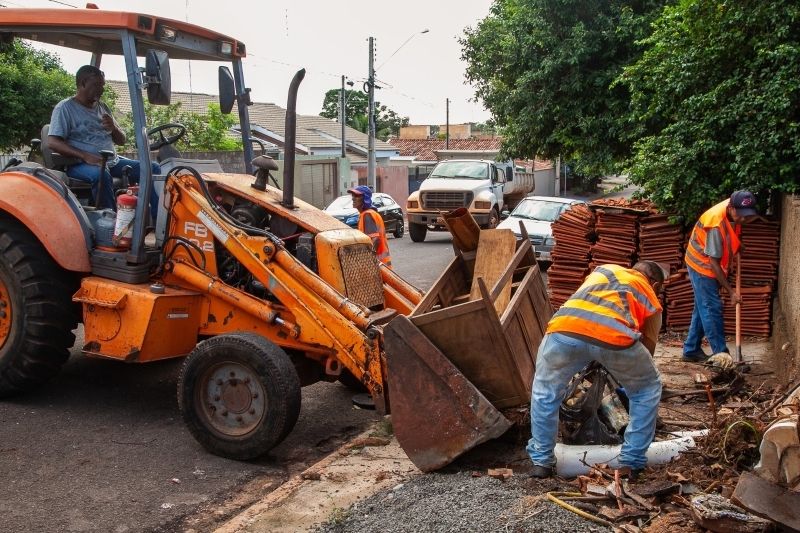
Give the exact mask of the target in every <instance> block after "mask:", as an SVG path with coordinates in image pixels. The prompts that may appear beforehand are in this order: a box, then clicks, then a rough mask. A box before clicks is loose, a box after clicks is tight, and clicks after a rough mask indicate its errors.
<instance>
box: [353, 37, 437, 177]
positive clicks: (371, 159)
mask: <svg viewBox="0 0 800 533" xmlns="http://www.w3.org/2000/svg"><path fill="white" fill-rule="evenodd" d="M429 31H430V30H429V29H428V28H425V29H424V30H422V31H415V32H414V33H412V34H411V35H409V37H408V39H406V40H405V41H403V44H401V45H400V46H398V47H397V49H396V50H395V51H394V52H392V54H391V55H390V56H389V57H388V58H387V59H386V61H384V62H383V63H381V65H380V67H382V66H384V65H385V64H386V63H388V62H389V60H390V59H391V58H393V57H394V55H395V54H396V53H397V52H399V51H400V49H401V48H403V47H404V46H405V45H407V44H408V43H409V41H411V39H413V38H414V37H416V36H417V35H421V34H423V33H428V32H429ZM374 65H375V38H374V37H370V38H369V77H368V78H367V83H366V85H367V89H368V91H369V128H368V133H367V140H368V144H367V154H368V156H367V185H368V186H369V187H372V189H373V190H376V187H375V182H376V180H375V66H374ZM380 67H378V68H379V69H380Z"/></svg>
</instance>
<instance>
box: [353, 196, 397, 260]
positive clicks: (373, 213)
mask: <svg viewBox="0 0 800 533" xmlns="http://www.w3.org/2000/svg"><path fill="white" fill-rule="evenodd" d="M347 192H349V193H350V195H351V196H352V197H353V207H355V208H356V209H358V213H359V215H358V229H359V230H360V231H362V232H363V233H366V234H367V235H368V236H369V238H370V239H372V248H373V250H375V255H376V256H377V257H378V261H380V262H381V264H383V265H385V266H387V267H388V268H392V257H391V255H390V254H389V243H388V242H386V228H385V227H384V225H383V218H381V215H380V213H378V211H377V210H376V209H375V208H374V207H373V206H372V189H370V188H369V187H367V186H366V185H359V186H358V187H353V188H352V189H348V190H347Z"/></svg>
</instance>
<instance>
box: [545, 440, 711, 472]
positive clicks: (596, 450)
mask: <svg viewBox="0 0 800 533" xmlns="http://www.w3.org/2000/svg"><path fill="white" fill-rule="evenodd" d="M707 433H708V430H702V431H685V432H679V433H675V435H678V436H677V437H676V438H674V439H669V440H660V441H653V442H652V443H651V444H650V447H649V448H647V454H646V455H647V464H648V465H658V464H663V463H666V462H669V461H670V460H672V459H673V458H675V457H677V456H678V454H679V453H680V452H682V451H684V450H688V449H689V448H694V446H695V442H694V437H700V436H703V435H706V434H707ZM621 448H622V445H620V444H617V445H616V446H607V445H601V444H594V445H570V444H561V443H560V442H559V443H558V444H556V449H555V454H556V473H557V474H558V475H559V476H561V477H575V476H579V475H582V474H586V473H588V472H589V467H590V466H594V465H596V464H599V463H604V464H608V465H609V466H610V467H612V468H617V467H618V466H619V461H618V459H619V453H620V449H621ZM584 463H586V464H584Z"/></svg>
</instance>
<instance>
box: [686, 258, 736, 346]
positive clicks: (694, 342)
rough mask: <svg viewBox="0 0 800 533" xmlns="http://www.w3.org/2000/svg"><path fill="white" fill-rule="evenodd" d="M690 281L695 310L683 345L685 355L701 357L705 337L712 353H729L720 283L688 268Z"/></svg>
mask: <svg viewBox="0 0 800 533" xmlns="http://www.w3.org/2000/svg"><path fill="white" fill-rule="evenodd" d="M687 270H688V271H689V281H690V282H691V284H692V290H693V291H694V310H693V311H692V322H691V324H690V325H689V333H688V334H687V335H686V341H684V343H683V354H684V355H699V354H700V352H701V351H702V348H701V347H700V343H701V342H702V341H703V337H706V338H707V339H708V343H709V344H710V345H711V353H712V354H715V353H720V352H727V351H728V345H727V343H726V342H725V321H724V319H723V315H722V298H721V297H720V295H719V282H718V281H717V279H716V278H709V277H708V276H704V275H702V274H699V273H697V272H695V271H694V270H693V269H691V268H688V269H687Z"/></svg>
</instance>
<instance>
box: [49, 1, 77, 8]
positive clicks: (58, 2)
mask: <svg viewBox="0 0 800 533" xmlns="http://www.w3.org/2000/svg"><path fill="white" fill-rule="evenodd" d="M47 1H48V2H53V3H54V4H61V5H62V6H67V7H72V8H75V9H80V7H78V6H73V5H72V4H68V3H66V2H60V1H59V0H47Z"/></svg>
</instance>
